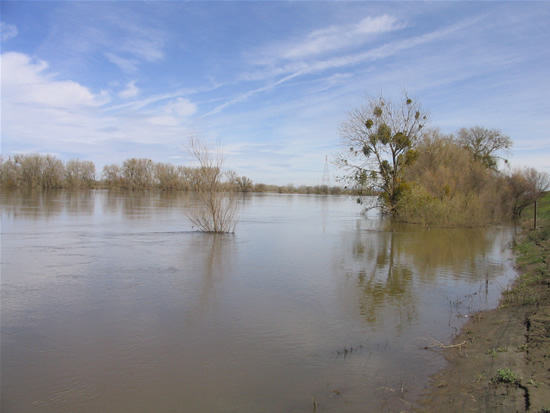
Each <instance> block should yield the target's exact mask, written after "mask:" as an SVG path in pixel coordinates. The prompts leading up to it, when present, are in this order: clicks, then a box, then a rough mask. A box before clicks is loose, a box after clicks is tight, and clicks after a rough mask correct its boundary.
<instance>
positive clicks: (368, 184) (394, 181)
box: [336, 93, 428, 215]
mask: <svg viewBox="0 0 550 413" xmlns="http://www.w3.org/2000/svg"><path fill="white" fill-rule="evenodd" d="M427 122H428V113H427V112H425V111H424V110H423V109H422V107H421V105H420V103H419V102H417V101H415V100H413V99H411V98H410V97H409V96H408V95H407V94H406V93H404V95H403V98H402V100H401V101H399V102H398V103H397V104H395V103H393V102H392V101H390V100H388V99H386V98H384V97H383V96H382V95H380V96H379V97H377V98H369V99H368V100H367V102H366V104H365V105H363V106H362V107H359V108H356V109H354V110H352V111H351V112H349V113H348V114H347V118H346V120H345V121H344V122H342V125H341V127H340V137H341V144H342V147H343V148H344V149H343V150H342V152H341V153H340V154H339V155H338V156H337V158H336V163H337V164H338V166H340V167H341V168H342V169H344V170H345V171H346V172H347V176H346V177H345V180H346V181H347V182H348V183H350V184H351V185H352V186H353V187H354V188H356V189H357V190H359V192H360V193H361V192H362V191H363V190H366V192H367V193H369V192H372V191H377V192H380V193H381V196H380V200H381V206H382V207H383V208H384V209H385V211H386V212H388V213H390V214H392V215H395V214H396V212H397V211H396V206H397V202H398V200H399V195H400V193H401V192H402V190H403V188H404V181H403V172H404V169H405V167H406V166H407V165H409V164H410V163H412V161H413V160H414V159H415V157H416V151H415V150H414V149H415V146H416V144H417V143H418V141H419V140H420V138H421V137H422V136H423V133H424V129H423V128H424V126H426V124H427Z"/></svg>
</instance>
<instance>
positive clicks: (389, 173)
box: [0, 93, 550, 232]
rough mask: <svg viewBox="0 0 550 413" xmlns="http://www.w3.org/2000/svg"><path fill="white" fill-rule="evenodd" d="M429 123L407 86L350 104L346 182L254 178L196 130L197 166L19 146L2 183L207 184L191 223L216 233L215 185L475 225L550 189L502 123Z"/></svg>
mask: <svg viewBox="0 0 550 413" xmlns="http://www.w3.org/2000/svg"><path fill="white" fill-rule="evenodd" d="M429 122H430V119H429V114H428V112H426V111H425V110H424V109H423V108H422V106H421V105H420V103H419V102H417V101H415V100H413V99H412V98H410V97H409V96H408V95H407V94H406V93H405V94H404V96H403V98H402V99H401V100H400V101H398V102H392V101H391V100H388V99H386V98H385V97H384V96H382V95H380V96H378V97H375V98H367V101H366V103H365V104H364V105H363V106H362V107H359V108H356V109H354V110H352V111H351V112H349V113H348V114H347V118H346V119H345V120H344V122H342V124H341V127H340V137H341V145H342V147H343V149H342V150H341V151H340V153H339V154H338V155H337V156H336V158H335V164H336V165H338V166H339V167H340V168H341V170H342V171H344V174H343V175H342V176H341V177H339V179H340V181H341V182H344V183H345V184H346V185H345V187H344V188H343V189H342V188H341V187H340V186H334V187H328V186H326V185H319V186H314V187H311V186H301V187H298V188H296V187H294V186H293V185H287V186H279V187H277V186H269V185H265V184H253V182H252V180H251V179H249V178H247V177H244V176H238V175H237V174H236V173H235V172H234V171H225V170H224V169H223V156H221V152H220V151H219V149H218V150H212V149H211V148H210V149H209V148H208V146H207V145H206V146H204V147H203V145H204V144H203V143H202V142H201V141H200V140H199V139H197V138H190V139H189V142H188V143H189V144H188V145H187V151H188V152H189V153H190V154H191V156H192V157H193V158H194V159H195V160H197V161H198V164H199V165H198V167H187V166H181V165H180V166H175V165H172V164H169V163H162V162H159V163H155V162H153V161H152V160H150V159H136V158H131V159H127V160H125V161H124V162H123V164H122V165H121V166H120V165H118V164H111V165H105V166H104V168H103V170H102V173H101V179H100V180H99V181H98V180H96V169H95V166H94V164H93V163H92V162H91V161H86V160H78V159H73V160H69V161H68V162H67V163H66V164H64V163H63V162H62V161H61V160H59V159H57V158H56V157H54V156H52V155H39V154H28V155H22V154H18V155H14V156H9V157H7V158H3V157H2V158H0V161H1V162H0V184H1V186H2V187H25V188H40V189H50V188H73V189H79V188H97V187H105V188H123V189H130V190H136V189H137V190H140V189H141V190H144V189H159V190H184V191H192V192H195V193H197V194H199V196H200V197H203V198H204V194H206V193H208V194H210V196H209V200H208V202H207V201H206V200H205V202H204V205H205V208H206V210H208V208H207V207H206V206H207V204H209V205H210V207H209V208H210V211H207V212H206V215H204V214H203V213H202V212H201V213H200V214H199V216H198V217H194V219H195V221H194V222H198V225H199V227H203V223H204V218H205V217H206V216H208V222H209V224H208V225H207V226H206V227H205V230H207V231H215V232H218V230H217V229H215V228H217V226H216V225H214V224H213V222H214V221H215V220H216V219H217V218H214V211H213V210H212V206H213V205H214V203H213V201H214V197H213V194H214V193H225V194H233V193H235V192H251V191H254V192H286V193H295V192H298V193H308V194H309V193H318V194H338V195H339V194H342V193H347V194H354V195H357V200H358V202H359V203H363V201H364V199H365V196H372V195H375V196H376V197H377V199H378V202H377V203H375V204H371V205H370V207H377V208H380V210H382V211H383V212H384V213H386V214H388V215H391V216H392V217H393V218H395V219H396V220H400V221H404V222H409V223H417V224H421V225H426V226H428V225H431V226H440V227H452V226H465V227H475V226H483V225H488V224H492V223H495V222H499V221H501V220H503V219H508V218H510V217H520V216H521V214H522V212H523V211H524V209H525V208H526V207H527V206H529V205H532V204H533V203H534V202H536V201H537V200H538V199H540V197H541V196H542V194H543V193H544V192H545V191H546V190H548V189H549V188H550V178H549V176H548V174H546V173H542V172H539V171H537V170H535V169H533V168H523V169H520V168H512V167H511V166H510V165H509V163H508V161H507V160H506V159H504V158H503V155H505V154H506V153H507V152H509V150H510V148H511V147H512V140H511V139H510V137H508V136H506V135H504V134H503V133H502V132H501V131H500V130H497V129H487V128H483V127H480V126H475V127H471V128H461V129H460V130H458V131H457V133H456V134H447V135H445V134H442V133H441V132H440V131H439V130H438V129H436V128H428V125H429ZM212 154H213V155H212ZM216 208H217V209H219V208H221V204H218V206H217V207H216ZM223 209H224V214H222V215H224V216H225V217H226V218H227V217H234V216H235V215H236V213H235V211H234V210H233V209H234V204H233V203H232V202H229V203H227V204H225V203H224V206H223ZM203 212H204V211H203ZM218 212H219V211H218ZM218 218H219V217H218ZM231 220H232V219H231ZM211 224H212V225H211ZM222 227H224V228H225V226H222ZM228 227H229V228H231V229H232V228H234V226H233V225H229V226H228ZM219 232H226V231H225V230H223V231H219Z"/></svg>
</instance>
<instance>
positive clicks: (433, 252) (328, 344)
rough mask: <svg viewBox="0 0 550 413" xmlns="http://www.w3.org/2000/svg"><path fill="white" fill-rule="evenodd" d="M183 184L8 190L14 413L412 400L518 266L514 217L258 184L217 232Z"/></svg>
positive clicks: (395, 406) (6, 377)
mask: <svg viewBox="0 0 550 413" xmlns="http://www.w3.org/2000/svg"><path fill="white" fill-rule="evenodd" d="M186 196H187V195H186V194H185V193H176V194H170V193H159V192H145V193H142V192H135V193H131V192H126V193H125V192H109V191H102V190H98V191H83V192H67V191H58V192H51V193H42V194H40V193H24V192H6V191H4V192H3V193H2V196H1V207H2V222H1V223H2V227H1V231H2V238H1V242H2V244H1V265H2V266H1V270H2V272H1V276H2V278H1V281H2V284H1V306H2V307H1V329H2V330H1V403H0V410H1V411H2V412H3V413H10V412H201V413H204V412H239V413H245V412H312V411H316V412H358V411H363V412H370V411H396V412H397V411H402V410H406V409H407V408H409V406H410V405H409V403H413V402H414V399H415V397H418V395H419V394H420V393H421V392H422V390H423V389H424V388H425V386H426V385H427V384H428V382H429V375H430V374H432V373H434V372H435V371H436V370H438V369H439V368H441V367H442V366H443V365H444V361H443V360H442V358H441V356H440V354H439V353H438V351H437V350H436V349H426V347H429V346H430V345H431V344H432V343H433V342H432V341H430V337H431V338H434V339H436V340H438V341H440V342H448V341H449V340H450V339H451V338H452V336H453V334H455V333H456V331H457V329H459V328H460V326H461V325H462V323H463V322H464V321H465V320H466V319H467V318H466V317H467V316H468V315H470V314H472V313H473V312H475V311H477V310H480V309H486V308H490V307H495V306H496V303H497V300H498V298H499V297H500V294H501V292H502V291H503V289H505V288H506V287H507V285H508V283H509V281H510V280H511V278H512V277H513V276H515V272H514V270H513V262H512V261H511V258H512V257H511V254H510V251H509V249H508V245H509V243H510V241H511V239H512V236H513V231H514V229H513V228H512V227H510V226H499V227H491V228H486V229H468V230H465V229H436V228H432V229H431V230H427V229H426V228H421V227H418V226H411V225H409V226H407V225H392V224H391V222H389V221H388V220H385V219H383V218H381V217H380V216H378V215H377V213H376V212H374V211H371V212H370V213H369V214H368V215H367V216H363V215H361V214H360V209H361V207H360V206H359V205H357V204H355V202H354V201H353V200H352V199H350V198H345V197H330V196H313V195H311V196H309V195H278V194H269V195H261V194H250V195H246V196H244V197H243V198H242V200H241V201H240V202H241V210H240V220H239V224H238V225H237V229H236V232H235V234H231V235H214V234H203V233H199V232H196V231H194V230H193V228H192V227H191V223H190V222H189V221H188V220H187V218H186V217H185V214H184V212H183V210H184V208H185V205H187V203H186Z"/></svg>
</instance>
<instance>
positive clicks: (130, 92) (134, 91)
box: [118, 80, 139, 99]
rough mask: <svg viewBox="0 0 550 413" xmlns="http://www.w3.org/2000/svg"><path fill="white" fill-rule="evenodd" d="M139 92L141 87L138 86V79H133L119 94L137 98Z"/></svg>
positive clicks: (126, 97)
mask: <svg viewBox="0 0 550 413" xmlns="http://www.w3.org/2000/svg"><path fill="white" fill-rule="evenodd" d="M138 94H139V88H138V87H137V86H136V81H135V80H132V81H131V82H128V84H127V85H126V89H124V90H123V91H121V92H119V94H118V96H119V97H121V98H122V99H130V98H135V97H136V96H137V95H138Z"/></svg>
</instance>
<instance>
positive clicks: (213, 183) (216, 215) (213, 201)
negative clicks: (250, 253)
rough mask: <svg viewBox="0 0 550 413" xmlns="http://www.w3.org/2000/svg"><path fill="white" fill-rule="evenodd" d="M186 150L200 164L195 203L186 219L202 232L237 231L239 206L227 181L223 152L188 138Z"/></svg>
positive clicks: (194, 177) (195, 175)
mask: <svg viewBox="0 0 550 413" xmlns="http://www.w3.org/2000/svg"><path fill="white" fill-rule="evenodd" d="M186 150H187V152H189V154H190V155H191V156H192V157H193V158H194V159H195V161H197V162H198V167H197V168H196V169H195V170H194V176H193V186H192V189H193V191H194V193H195V196H196V204H194V205H192V206H191V207H190V208H187V209H186V215H187V217H188V218H189V220H190V221H191V222H192V223H193V224H194V225H195V226H196V227H197V228H198V229H199V230H200V231H203V232H216V233H219V232H222V233H223V232H234V230H235V227H236V225H237V221H238V217H237V212H238V203H237V199H236V197H235V192H234V191H233V190H232V188H233V186H232V185H229V186H227V185H226V182H225V177H226V174H227V173H226V172H225V171H224V170H223V164H224V161H225V157H224V155H223V153H222V152H221V150H220V149H219V148H218V149H214V150H212V148H210V147H209V146H208V145H207V144H206V143H204V142H203V141H201V140H200V139H198V138H197V137H195V136H190V137H189V138H188V141H187V145H186Z"/></svg>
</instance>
